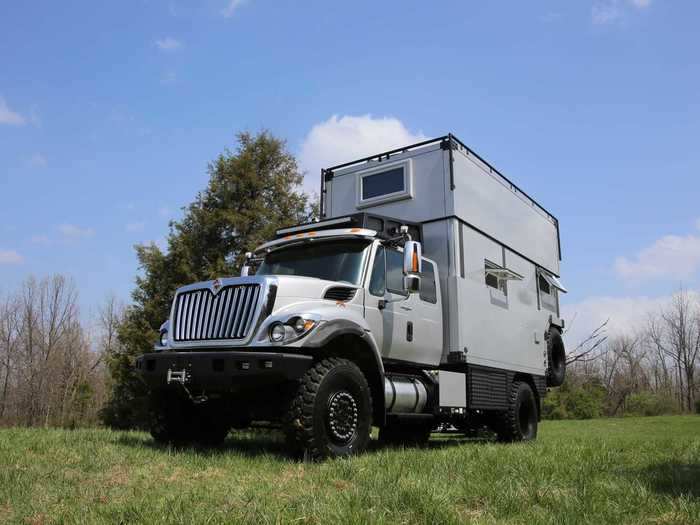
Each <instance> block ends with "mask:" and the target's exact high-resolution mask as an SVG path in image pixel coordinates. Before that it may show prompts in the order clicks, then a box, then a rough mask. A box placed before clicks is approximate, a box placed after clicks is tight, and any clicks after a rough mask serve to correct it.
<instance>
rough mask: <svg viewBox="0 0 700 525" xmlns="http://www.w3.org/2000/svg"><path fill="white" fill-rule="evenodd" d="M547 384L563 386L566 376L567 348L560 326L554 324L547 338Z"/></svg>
mask: <svg viewBox="0 0 700 525" xmlns="http://www.w3.org/2000/svg"><path fill="white" fill-rule="evenodd" d="M546 376H547V386H561V384H562V383H563V382H564V377H565V376H566V350H565V349H564V340H563V339H562V338H561V332H560V331H559V329H558V328H556V327H554V326H552V327H551V328H550V329H549V337H548V338H547V374H546Z"/></svg>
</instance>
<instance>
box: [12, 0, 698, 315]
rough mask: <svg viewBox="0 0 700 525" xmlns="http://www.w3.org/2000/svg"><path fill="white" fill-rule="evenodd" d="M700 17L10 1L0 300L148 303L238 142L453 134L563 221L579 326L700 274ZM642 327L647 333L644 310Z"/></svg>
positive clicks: (610, 4) (687, 12)
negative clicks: (147, 262)
mask: <svg viewBox="0 0 700 525" xmlns="http://www.w3.org/2000/svg"><path fill="white" fill-rule="evenodd" d="M698 20H700V4H698V3H697V2H693V1H680V0H679V1H676V2H669V1H664V0H594V1H589V0H577V1H570V2H561V1H539V2H537V1H535V2H467V1H464V2H441V3H437V4H436V3H432V2H407V1H403V2H398V1H397V2H362V1H355V2H342V3H341V2H320V1H319V2H313V1H308V2H272V1H270V0H247V1H245V0H233V1H231V0H203V1H201V2H194V1H192V2H186V1H172V2H170V1H167V0H165V1H156V0H150V1H137V2H111V3H107V2H62V3H56V2H44V3H42V4H36V3H22V2H5V3H4V4H3V6H2V7H0V64H2V66H1V68H0V196H1V197H2V201H1V202H2V206H1V207H0V289H5V290H10V289H13V288H15V287H16V286H17V285H18V283H19V282H21V280H23V279H24V278H26V277H27V276H28V275H29V274H35V275H45V274H48V273H52V272H60V273H66V274H69V275H72V276H73V277H74V279H75V281H76V283H77V285H78V287H79V289H80V294H81V303H82V306H83V311H85V312H89V311H91V309H93V308H94V306H95V305H96V304H98V303H99V302H100V301H101V300H102V299H103V298H104V296H105V295H106V293H107V292H109V291H113V292H115V293H116V294H117V295H118V296H119V297H121V298H122V299H124V300H128V297H129V292H130V290H131V288H132V287H133V279H134V275H135V273H136V259H135V257H134V250H133V245H134V244H135V243H140V242H147V241H150V240H154V241H157V242H160V243H162V242H163V239H164V237H165V235H166V234H167V223H168V220H170V219H173V218H178V217H179V216H180V208H181V207H182V206H183V205H185V204H187V203H188V202H190V201H191V200H192V198H193V197H194V195H195V193H196V192H197V191H198V190H200V189H202V188H203V187H204V186H205V184H206V181H207V175H206V165H207V162H208V161H210V160H211V159H213V158H214V157H215V156H216V155H217V154H218V153H219V152H221V151H222V150H223V149H224V148H225V147H227V146H232V145H233V139H234V135H235V133H236V132H238V131H240V130H250V131H256V130H259V129H261V128H267V129H270V130H271V131H272V132H273V133H275V134H277V135H279V136H281V137H284V138H286V139H287V140H288V143H289V147H290V149H291V150H292V151H293V152H294V153H296V154H298V155H299V157H300V160H301V162H302V166H303V167H304V168H305V169H307V170H309V176H308V178H307V181H306V187H307V188H309V189H312V188H313V187H315V186H316V185H317V181H318V174H317V170H318V168H319V167H320V166H322V165H323V164H325V163H331V162H341V161H345V160H350V159H352V158H354V157H356V156H357V155H359V154H369V153H373V152H375V150H377V149H379V150H381V149H385V148H388V147H392V146H395V145H400V144H401V143H402V142H403V141H410V140H413V139H417V138H420V137H432V136H438V135H442V134H444V133H446V132H448V131H452V132H453V133H455V134H456V135H457V136H458V137H460V138H461V139H462V140H463V141H464V142H466V143H467V144H469V145H470V146H471V147H472V148H473V149H474V150H476V151H477V152H479V153H480V154H481V155H482V156H484V157H486V158H487V159H489V160H490V161H491V162H492V163H493V164H494V165H496V166H497V167H499V168H500V169H501V170H502V171H503V172H504V173H505V174H507V175H508V176H509V177H510V178H512V179H513V180H514V181H516V182H517V183H518V184H519V185H520V186H522V187H523V188H524V189H525V190H526V191H528V192H529V193H530V194H531V195H533V196H534V197H535V198H536V199H537V200H538V201H540V202H542V203H543V204H544V205H545V206H546V207H547V208H548V209H550V210H551V211H552V212H553V213H554V214H555V215H556V216H557V217H558V218H559V220H560V223H561V231H562V243H563V255H564V261H563V268H562V280H563V281H564V283H565V284H566V285H567V286H568V287H569V288H570V289H571V293H570V294H569V295H568V296H567V297H566V298H565V302H566V304H567V305H569V306H568V307H567V308H568V311H569V312H574V311H575V312H578V313H579V316H580V318H581V324H582V325H585V324H586V323H589V324H590V323H592V322H593V321H594V320H595V319H597V318H598V317H600V316H604V315H605V314H606V312H609V311H611V312H619V311H620V310H621V309H623V308H624V309H625V311H627V312H634V315H636V316H637V317H639V315H641V314H642V313H643V311H645V309H648V308H650V307H652V306H654V305H656V304H658V302H659V301H662V300H663V298H664V297H666V296H668V295H669V294H670V293H672V291H673V290H674V289H676V288H677V287H678V286H679V285H680V283H681V282H682V283H684V285H685V286H687V287H689V288H694V289H697V288H698V278H699V277H700V272H699V270H700V222H698V220H699V219H700V206H699V205H698V196H699V195H700V147H698V139H699V138H700V60H698V49H700V36H699V35H700V34H699V33H698V31H697V21H698ZM629 315H630V317H634V315H632V314H629Z"/></svg>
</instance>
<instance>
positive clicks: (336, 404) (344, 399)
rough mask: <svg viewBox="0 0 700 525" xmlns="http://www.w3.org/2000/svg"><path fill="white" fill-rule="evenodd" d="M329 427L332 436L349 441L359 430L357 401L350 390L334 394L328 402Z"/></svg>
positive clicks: (341, 440) (342, 440)
mask: <svg viewBox="0 0 700 525" xmlns="http://www.w3.org/2000/svg"><path fill="white" fill-rule="evenodd" d="M328 427H329V429H330V432H331V436H332V437H333V438H334V439H335V440H337V441H339V442H341V443H347V442H348V441H350V439H351V438H352V436H353V435H354V434H355V431H356V430H357V402H356V401H355V398H354V397H352V395H351V394H350V393H349V392H346V391H341V392H336V393H335V394H333V395H332V396H331V398H330V400H329V402H328Z"/></svg>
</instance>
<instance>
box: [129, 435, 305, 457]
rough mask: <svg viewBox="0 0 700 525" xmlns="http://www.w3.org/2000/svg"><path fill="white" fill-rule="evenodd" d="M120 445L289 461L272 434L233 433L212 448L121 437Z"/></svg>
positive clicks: (284, 448)
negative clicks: (272, 457) (269, 457)
mask: <svg viewBox="0 0 700 525" xmlns="http://www.w3.org/2000/svg"><path fill="white" fill-rule="evenodd" d="M116 441H117V443H119V444H120V445H126V446H129V447H143V448H150V449H152V450H177V451H179V452H182V453H185V454H187V453H197V454H198V455H205V456H221V455H224V454H230V453H232V452H235V453H236V454H239V455H243V456H246V457H260V456H277V457H278V458H279V459H290V458H291V456H290V455H289V453H288V451H287V449H286V447H285V443H284V439H282V437H281V436H278V435H277V434H276V433H274V432H254V433H252V432H246V433H242V432H241V433H238V432H233V433H231V434H229V436H228V437H227V438H226V441H224V443H223V444H221V445H219V446H214V447H206V446H199V445H164V444H160V443H156V442H155V441H154V440H153V439H151V438H150V436H149V437H138V436H133V435H121V436H119V437H117V439H116Z"/></svg>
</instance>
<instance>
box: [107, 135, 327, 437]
mask: <svg viewBox="0 0 700 525" xmlns="http://www.w3.org/2000/svg"><path fill="white" fill-rule="evenodd" d="M237 141H238V144H237V147H236V150H235V151H234V152H231V151H229V150H226V151H225V152H224V153H222V154H221V155H219V157H218V158H217V159H216V160H214V161H213V162H212V163H210V164H209V166H208V173H209V183H208V186H207V188H206V189H205V190H204V191H202V192H200V193H199V194H197V196H196V198H195V199H194V202H192V203H191V204H190V205H189V206H187V207H185V208H184V216H183V218H182V220H180V221H174V222H171V223H170V233H169V235H168V249H167V251H165V252H163V251H161V250H160V249H159V248H158V247H157V246H156V245H155V244H149V245H145V246H144V245H140V246H136V254H137V257H138V260H139V267H140V270H141V272H140V275H138V277H137V278H136V289H135V290H134V292H133V293H132V298H133V304H132V305H131V306H130V307H129V308H127V311H126V314H125V316H124V320H123V322H122V323H121V324H120V325H119V327H118V342H119V344H118V345H116V346H115V348H114V349H113V350H112V351H111V352H110V354H109V355H108V356H107V364H108V368H109V371H110V376H111V382H110V383H111V396H110V399H109V401H108V402H107V404H106V406H105V408H104V409H103V410H102V413H101V416H102V420H103V422H104V423H105V424H107V425H109V426H112V427H115V428H134V427H144V426H145V423H146V406H147V405H146V390H145V387H144V386H143V384H142V383H141V382H140V381H139V379H138V377H137V376H136V374H135V370H134V361H135V359H136V357H137V356H139V355H141V354H143V353H145V352H148V351H150V350H151V349H152V347H153V343H154V342H155V340H156V337H157V335H158V328H159V327H160V325H161V323H162V322H163V321H164V320H165V319H166V318H167V316H168V313H169V307H170V303H171V300H172V297H173V293H174V291H175V289H176V288H178V287H179V286H182V285H184V284H187V283H192V282H196V281H202V280H209V279H214V278H216V277H219V276H226V275H238V273H239V271H240V265H241V263H242V261H243V258H244V255H245V252H246V251H250V250H251V249H253V248H254V247H255V246H257V245H259V244H261V243H262V242H263V241H265V240H267V239H269V238H271V237H272V236H273V235H274V232H275V230H276V229H278V228H280V227H282V226H288V225H290V224H294V223H299V222H304V221H308V220H311V219H312V218H313V217H314V216H315V215H316V212H317V210H316V204H312V203H310V201H309V197H308V195H306V194H305V193H303V192H301V189H300V185H301V182H302V174H301V173H300V171H299V168H298V166H297V162H296V159H295V158H294V157H293V156H292V155H291V154H290V153H289V152H288V151H287V149H286V143H285V142H284V141H282V140H280V139H278V138H275V137H274V136H272V135H271V134H270V133H268V132H267V131H263V132H261V133H259V134H256V135H252V134H250V133H240V134H239V135H238V136H237Z"/></svg>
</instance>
